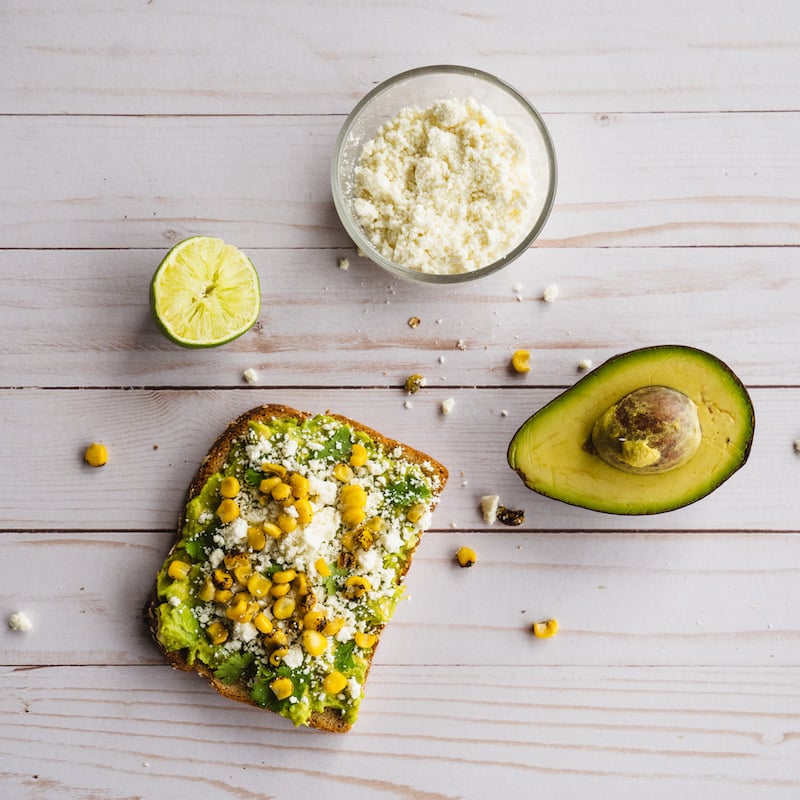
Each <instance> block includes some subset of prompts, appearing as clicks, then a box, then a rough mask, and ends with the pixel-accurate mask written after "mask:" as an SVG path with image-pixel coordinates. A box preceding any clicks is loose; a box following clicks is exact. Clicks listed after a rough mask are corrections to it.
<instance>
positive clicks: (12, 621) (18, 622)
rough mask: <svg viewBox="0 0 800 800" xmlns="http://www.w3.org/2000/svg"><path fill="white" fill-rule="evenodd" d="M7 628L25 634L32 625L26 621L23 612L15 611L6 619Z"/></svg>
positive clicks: (26, 617) (26, 618)
mask: <svg viewBox="0 0 800 800" xmlns="http://www.w3.org/2000/svg"><path fill="white" fill-rule="evenodd" d="M8 627H9V628H11V630H12V631H22V632H23V633H26V632H27V631H29V630H31V629H32V628H33V623H32V622H31V621H30V619H28V616H27V615H26V614H25V612H24V611H17V612H15V613H14V614H12V615H11V616H10V617H9V618H8Z"/></svg>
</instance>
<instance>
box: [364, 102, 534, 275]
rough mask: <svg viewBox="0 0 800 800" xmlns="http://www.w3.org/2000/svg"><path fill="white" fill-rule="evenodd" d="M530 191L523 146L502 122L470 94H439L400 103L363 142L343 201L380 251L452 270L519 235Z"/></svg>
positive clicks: (401, 260) (491, 257) (439, 270)
mask: <svg viewBox="0 0 800 800" xmlns="http://www.w3.org/2000/svg"><path fill="white" fill-rule="evenodd" d="M533 192H534V186H533V182H532V179H531V170H530V165H529V159H528V152H527V149H526V148H525V145H524V143H523V142H522V140H521V139H520V137H519V136H517V134H516V133H514V131H512V130H511V128H510V127H509V126H508V124H507V122H506V121H505V120H504V119H503V118H502V117H499V116H497V115H496V114H495V113H494V112H492V111H491V110H490V109H488V108H486V107H485V106H483V105H481V104H480V103H478V102H477V101H476V100H474V99H467V100H458V99H448V100H441V101H439V102H437V103H434V104H433V105H432V106H430V107H429V108H426V109H423V110H420V109H419V108H416V107H409V108H405V109H403V110H402V111H400V113H399V114H398V115H397V116H396V117H394V118H393V119H391V120H389V121H388V122H386V123H385V124H384V125H383V126H382V127H381V129H380V130H379V132H378V134H377V135H376V137H375V138H374V139H372V140H371V141H369V142H367V144H365V145H364V148H363V150H362V152H361V155H360V158H359V161H358V164H357V166H356V169H355V176H354V200H353V210H354V212H355V216H356V218H357V220H358V221H359V224H360V225H361V227H362V228H363V230H364V233H365V235H366V237H367V238H368V239H369V241H370V242H371V243H372V245H373V246H374V247H375V248H376V250H377V251H378V252H379V253H380V254H381V255H383V256H384V257H385V258H389V259H391V260H392V261H394V262H396V263H397V264H400V265H402V266H404V267H406V268H408V269H411V270H415V271H418V272H426V273H434V274H459V273H464V272H472V271H474V270H476V269H480V268H481V267H484V266H487V265H488V264H491V263H492V262H494V261H496V260H497V259H499V258H501V257H502V256H503V255H505V254H506V253H508V252H509V251H510V250H511V249H512V248H513V247H514V245H516V244H517V243H518V242H519V241H520V240H521V239H522V237H523V235H524V234H525V232H526V229H527V227H528V225H529V221H530V209H531V207H532V203H533Z"/></svg>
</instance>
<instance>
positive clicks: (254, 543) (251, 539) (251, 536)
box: [247, 525, 267, 553]
mask: <svg viewBox="0 0 800 800" xmlns="http://www.w3.org/2000/svg"><path fill="white" fill-rule="evenodd" d="M247 546H248V547H249V548H250V549H251V550H254V551H255V552H256V553H260V552H261V551H262V550H263V549H264V548H265V547H266V546H267V535H266V534H265V533H264V531H263V530H262V529H261V528H256V527H255V526H253V525H251V526H250V527H249V528H248V529H247Z"/></svg>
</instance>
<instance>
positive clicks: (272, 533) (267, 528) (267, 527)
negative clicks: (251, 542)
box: [261, 522, 284, 539]
mask: <svg viewBox="0 0 800 800" xmlns="http://www.w3.org/2000/svg"><path fill="white" fill-rule="evenodd" d="M261 529H262V530H263V531H264V533H265V534H266V535H267V536H269V537H270V538H272V539H280V538H281V536H283V533H284V532H283V531H282V530H281V529H280V528H279V527H278V526H277V525H276V524H275V523H274V522H262V523H261Z"/></svg>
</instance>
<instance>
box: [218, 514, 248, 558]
mask: <svg viewBox="0 0 800 800" xmlns="http://www.w3.org/2000/svg"><path fill="white" fill-rule="evenodd" d="M219 533H220V535H221V536H222V538H223V539H224V540H225V545H226V547H227V548H228V549H229V550H230V549H233V548H235V547H237V546H238V545H241V544H243V543H244V542H245V541H246V540H247V520H245V519H243V518H242V517H237V518H236V519H235V520H233V522H229V523H228V524H227V525H223V526H222V527H221V528H220V529H219Z"/></svg>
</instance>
